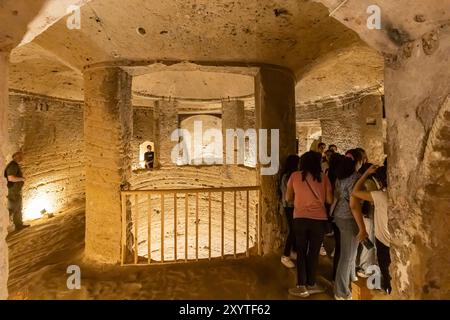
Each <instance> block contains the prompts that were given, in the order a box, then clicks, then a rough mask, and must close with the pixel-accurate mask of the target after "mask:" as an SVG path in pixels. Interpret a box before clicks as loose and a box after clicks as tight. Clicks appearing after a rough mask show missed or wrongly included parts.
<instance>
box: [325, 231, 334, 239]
mask: <svg viewBox="0 0 450 320" xmlns="http://www.w3.org/2000/svg"><path fill="white" fill-rule="evenodd" d="M332 236H334V231H333V230H331V232H330V233H326V234H325V237H332Z"/></svg>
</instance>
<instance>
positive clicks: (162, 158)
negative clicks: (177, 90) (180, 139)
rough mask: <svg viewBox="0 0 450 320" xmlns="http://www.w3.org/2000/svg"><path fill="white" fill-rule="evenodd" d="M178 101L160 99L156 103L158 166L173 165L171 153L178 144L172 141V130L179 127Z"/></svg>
mask: <svg viewBox="0 0 450 320" xmlns="http://www.w3.org/2000/svg"><path fill="white" fill-rule="evenodd" d="M177 105H178V103H177V102H176V101H175V100H159V101H156V103H155V116H156V117H155V120H156V124H157V130H156V136H157V137H156V143H155V153H156V159H157V160H156V166H165V167H167V166H173V165H174V163H173V162H172V158H171V153H172V149H173V147H174V146H175V145H176V144H177V142H175V141H171V135H172V132H173V131H174V130H176V129H178V114H177Z"/></svg>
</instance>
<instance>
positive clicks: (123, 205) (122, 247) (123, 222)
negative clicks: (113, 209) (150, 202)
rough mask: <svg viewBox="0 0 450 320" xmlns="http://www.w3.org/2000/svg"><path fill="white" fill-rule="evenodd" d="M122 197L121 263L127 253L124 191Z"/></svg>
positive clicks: (123, 262) (125, 198)
mask: <svg viewBox="0 0 450 320" xmlns="http://www.w3.org/2000/svg"><path fill="white" fill-rule="evenodd" d="M121 197H122V199H121V200H122V243H121V249H122V255H121V261H120V265H122V266H123V265H124V264H125V258H126V257H125V255H126V252H127V195H126V194H124V193H121Z"/></svg>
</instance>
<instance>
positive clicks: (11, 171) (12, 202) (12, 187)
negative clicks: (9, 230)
mask: <svg viewBox="0 0 450 320" xmlns="http://www.w3.org/2000/svg"><path fill="white" fill-rule="evenodd" d="M12 158H13V159H12V161H11V162H10V163H9V164H8V165H7V166H6V169H5V172H4V176H5V178H6V181H7V186H8V210H9V216H10V219H11V218H12V220H13V222H14V225H15V230H16V231H20V230H22V229H24V228H26V227H29V225H25V224H23V221H22V188H23V185H24V182H25V179H24V177H23V174H22V170H21V168H20V163H21V162H22V161H23V153H22V152H21V151H18V152H16V153H14V154H13V157H12Z"/></svg>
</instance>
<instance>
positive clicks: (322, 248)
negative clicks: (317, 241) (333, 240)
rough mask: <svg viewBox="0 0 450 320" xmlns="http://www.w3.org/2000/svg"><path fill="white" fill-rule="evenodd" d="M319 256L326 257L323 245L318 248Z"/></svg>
mask: <svg viewBox="0 0 450 320" xmlns="http://www.w3.org/2000/svg"><path fill="white" fill-rule="evenodd" d="M320 255H321V256H326V255H327V251H326V250H325V247H324V246H323V244H322V246H321V247H320Z"/></svg>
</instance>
